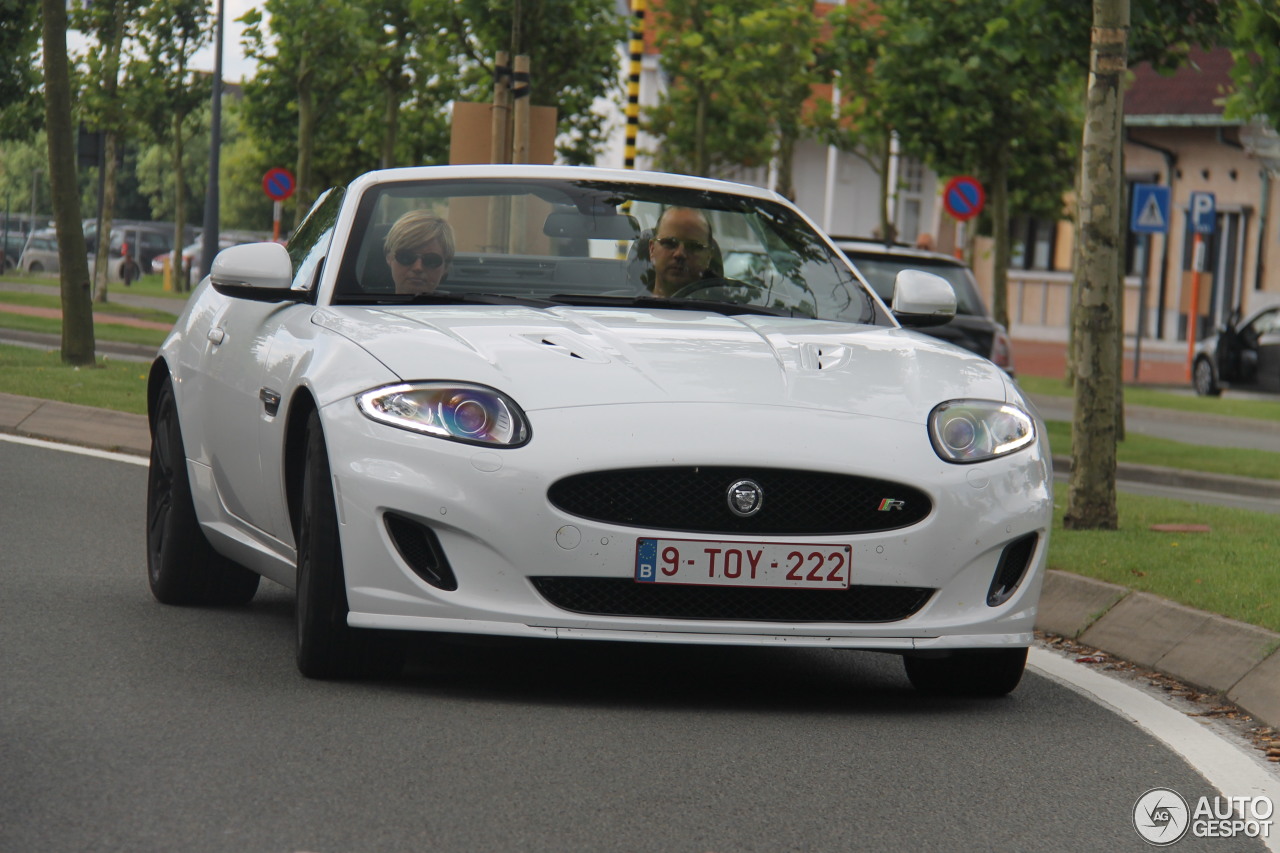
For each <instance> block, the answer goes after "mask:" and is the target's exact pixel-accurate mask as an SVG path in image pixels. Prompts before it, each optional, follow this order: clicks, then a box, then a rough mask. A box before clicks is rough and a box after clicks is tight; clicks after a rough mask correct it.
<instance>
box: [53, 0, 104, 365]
mask: <svg viewBox="0 0 1280 853" xmlns="http://www.w3.org/2000/svg"><path fill="white" fill-rule="evenodd" d="M40 11H41V15H42V21H43V23H42V28H41V37H42V38H43V39H44V80H45V96H44V101H45V109H44V112H45V127H46V130H47V133H48V140H49V177H50V181H51V182H52V184H53V213H54V221H55V223H56V225H57V230H58V264H59V266H60V270H61V287H62V360H63V361H64V362H66V363H67V364H73V365H77V366H88V365H94V364H96V355H95V351H96V343H95V341H94V336H93V303H92V300H91V298H90V293H89V254H88V251H87V250H86V249H85V242H84V226H83V225H82V224H81V222H82V220H81V216H80V189H79V187H78V186H77V185H76V137H75V126H74V125H73V124H72V121H71V66H70V63H69V62H68V60H67V10H66V7H65V6H64V5H63V0H41V4H40Z"/></svg>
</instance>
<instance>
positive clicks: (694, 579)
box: [636, 538, 852, 589]
mask: <svg viewBox="0 0 1280 853" xmlns="http://www.w3.org/2000/svg"><path fill="white" fill-rule="evenodd" d="M851 553H852V548H851V546H849V545H812V544H798V543H778V542H769V543H764V542H726V541H723V540H709V539H643V538H642V539H637V540H636V581H637V582H638V583H676V584H697V585H706V586H761V587H793V588H800V589H848V588H849V574H850V565H849V562H850V559H851Z"/></svg>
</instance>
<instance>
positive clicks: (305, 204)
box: [293, 70, 316, 228]
mask: <svg viewBox="0 0 1280 853" xmlns="http://www.w3.org/2000/svg"><path fill="white" fill-rule="evenodd" d="M313 76H314V75H313V74H312V72H310V71H307V70H303V71H302V72H301V73H299V75H298V162H297V164H296V170H297V173H298V174H297V177H298V188H297V190H296V191H295V192H294V194H293V205H294V206H293V227H294V228H297V227H298V226H299V225H300V224H302V218H303V217H304V216H306V215H307V211H308V210H309V209H310V208H311V147H312V145H313V144H314V142H315V130H316V107H315V92H314V90H313V89H312V85H311V83H312V77H313Z"/></svg>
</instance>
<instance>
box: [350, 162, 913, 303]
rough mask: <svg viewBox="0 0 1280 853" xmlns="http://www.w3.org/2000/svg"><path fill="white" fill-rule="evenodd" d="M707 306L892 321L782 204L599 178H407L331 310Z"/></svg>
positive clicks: (375, 190) (367, 206) (395, 188)
mask: <svg viewBox="0 0 1280 853" xmlns="http://www.w3.org/2000/svg"><path fill="white" fill-rule="evenodd" d="M495 300H499V301H503V300H505V301H527V302H529V303H530V304H570V305H605V306H607V305H615V304H616V305H634V304H655V305H658V304H660V305H661V306H663V307H698V308H710V309H711V310H722V311H724V312H725V313H769V314H779V315H783V316H799V317H816V318H823V319H831V320H843V321H848V322H857V323H876V324H889V323H891V322H892V321H891V320H889V319H888V318H887V317H886V316H885V315H884V312H883V310H882V309H881V308H880V306H878V305H877V304H876V303H875V300H874V299H872V298H871V296H870V294H869V293H868V292H867V291H866V290H865V289H864V288H863V286H862V285H861V284H860V283H859V282H858V280H857V278H856V276H855V275H854V274H853V273H852V271H851V270H850V268H849V266H848V264H847V262H845V260H844V259H843V258H841V257H840V256H839V255H838V254H837V253H834V252H832V251H830V250H829V249H828V248H827V245H826V243H825V242H824V241H823V240H822V239H821V237H819V235H818V234H817V233H815V232H814V231H813V230H812V229H811V228H810V227H809V226H808V225H807V224H806V223H805V222H804V221H803V220H802V219H800V218H799V217H797V216H796V215H795V214H794V213H793V212H792V211H791V210H789V209H788V208H787V207H785V206H783V205H779V204H776V203H773V202H769V201H762V200H758V199H752V198H747V197H743V196H738V195H733V194H727V193H715V192H707V191H705V190H691V189H682V188H674V187H663V186H651V185H646V184H642V183H627V182H616V181H600V180H556V179H539V180H510V179H506V180H504V179H470V180H432V181H405V182H397V183H386V184H380V185H377V186H375V187H372V188H370V189H369V190H367V191H366V192H365V194H364V196H363V197H362V199H361V201H360V206H359V209H358V211H357V213H356V217H355V223H354V225H353V231H352V234H351V239H350V240H349V241H348V243H347V247H346V250H345V253H344V256H343V258H342V260H341V263H340V266H339V271H338V284H337V287H336V290H335V294H334V297H333V301H334V302H337V303H344V304H371V303H376V304H387V303H397V302H412V301H416V302H431V303H441V302H450V301H455V302H468V301H477V302H492V301H495Z"/></svg>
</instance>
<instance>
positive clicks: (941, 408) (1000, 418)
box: [929, 400, 1036, 462]
mask: <svg viewBox="0 0 1280 853" xmlns="http://www.w3.org/2000/svg"><path fill="white" fill-rule="evenodd" d="M929 438H930V440H932V441H933V449H934V450H936V451H937V453H938V455H939V456H941V457H942V458H943V459H944V460H946V461H947V462H982V461H984V460H987V459H994V458H995V457H997V456H1004V455H1005V454H1007V453H1013V452H1014V451H1015V450H1021V449H1022V448H1024V447H1026V446H1027V445H1028V444H1030V443H1031V442H1033V441H1035V438H1036V427H1035V422H1034V421H1032V420H1031V416H1030V415H1028V414H1027V413H1026V412H1024V411H1023V410H1022V409H1019V408H1018V407H1017V406H1013V405H1010V404H1009V403H999V402H996V401H994V400H950V401H948V402H946V403H940V404H939V405H938V406H936V407H935V408H934V410H933V411H932V412H930V413H929Z"/></svg>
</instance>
